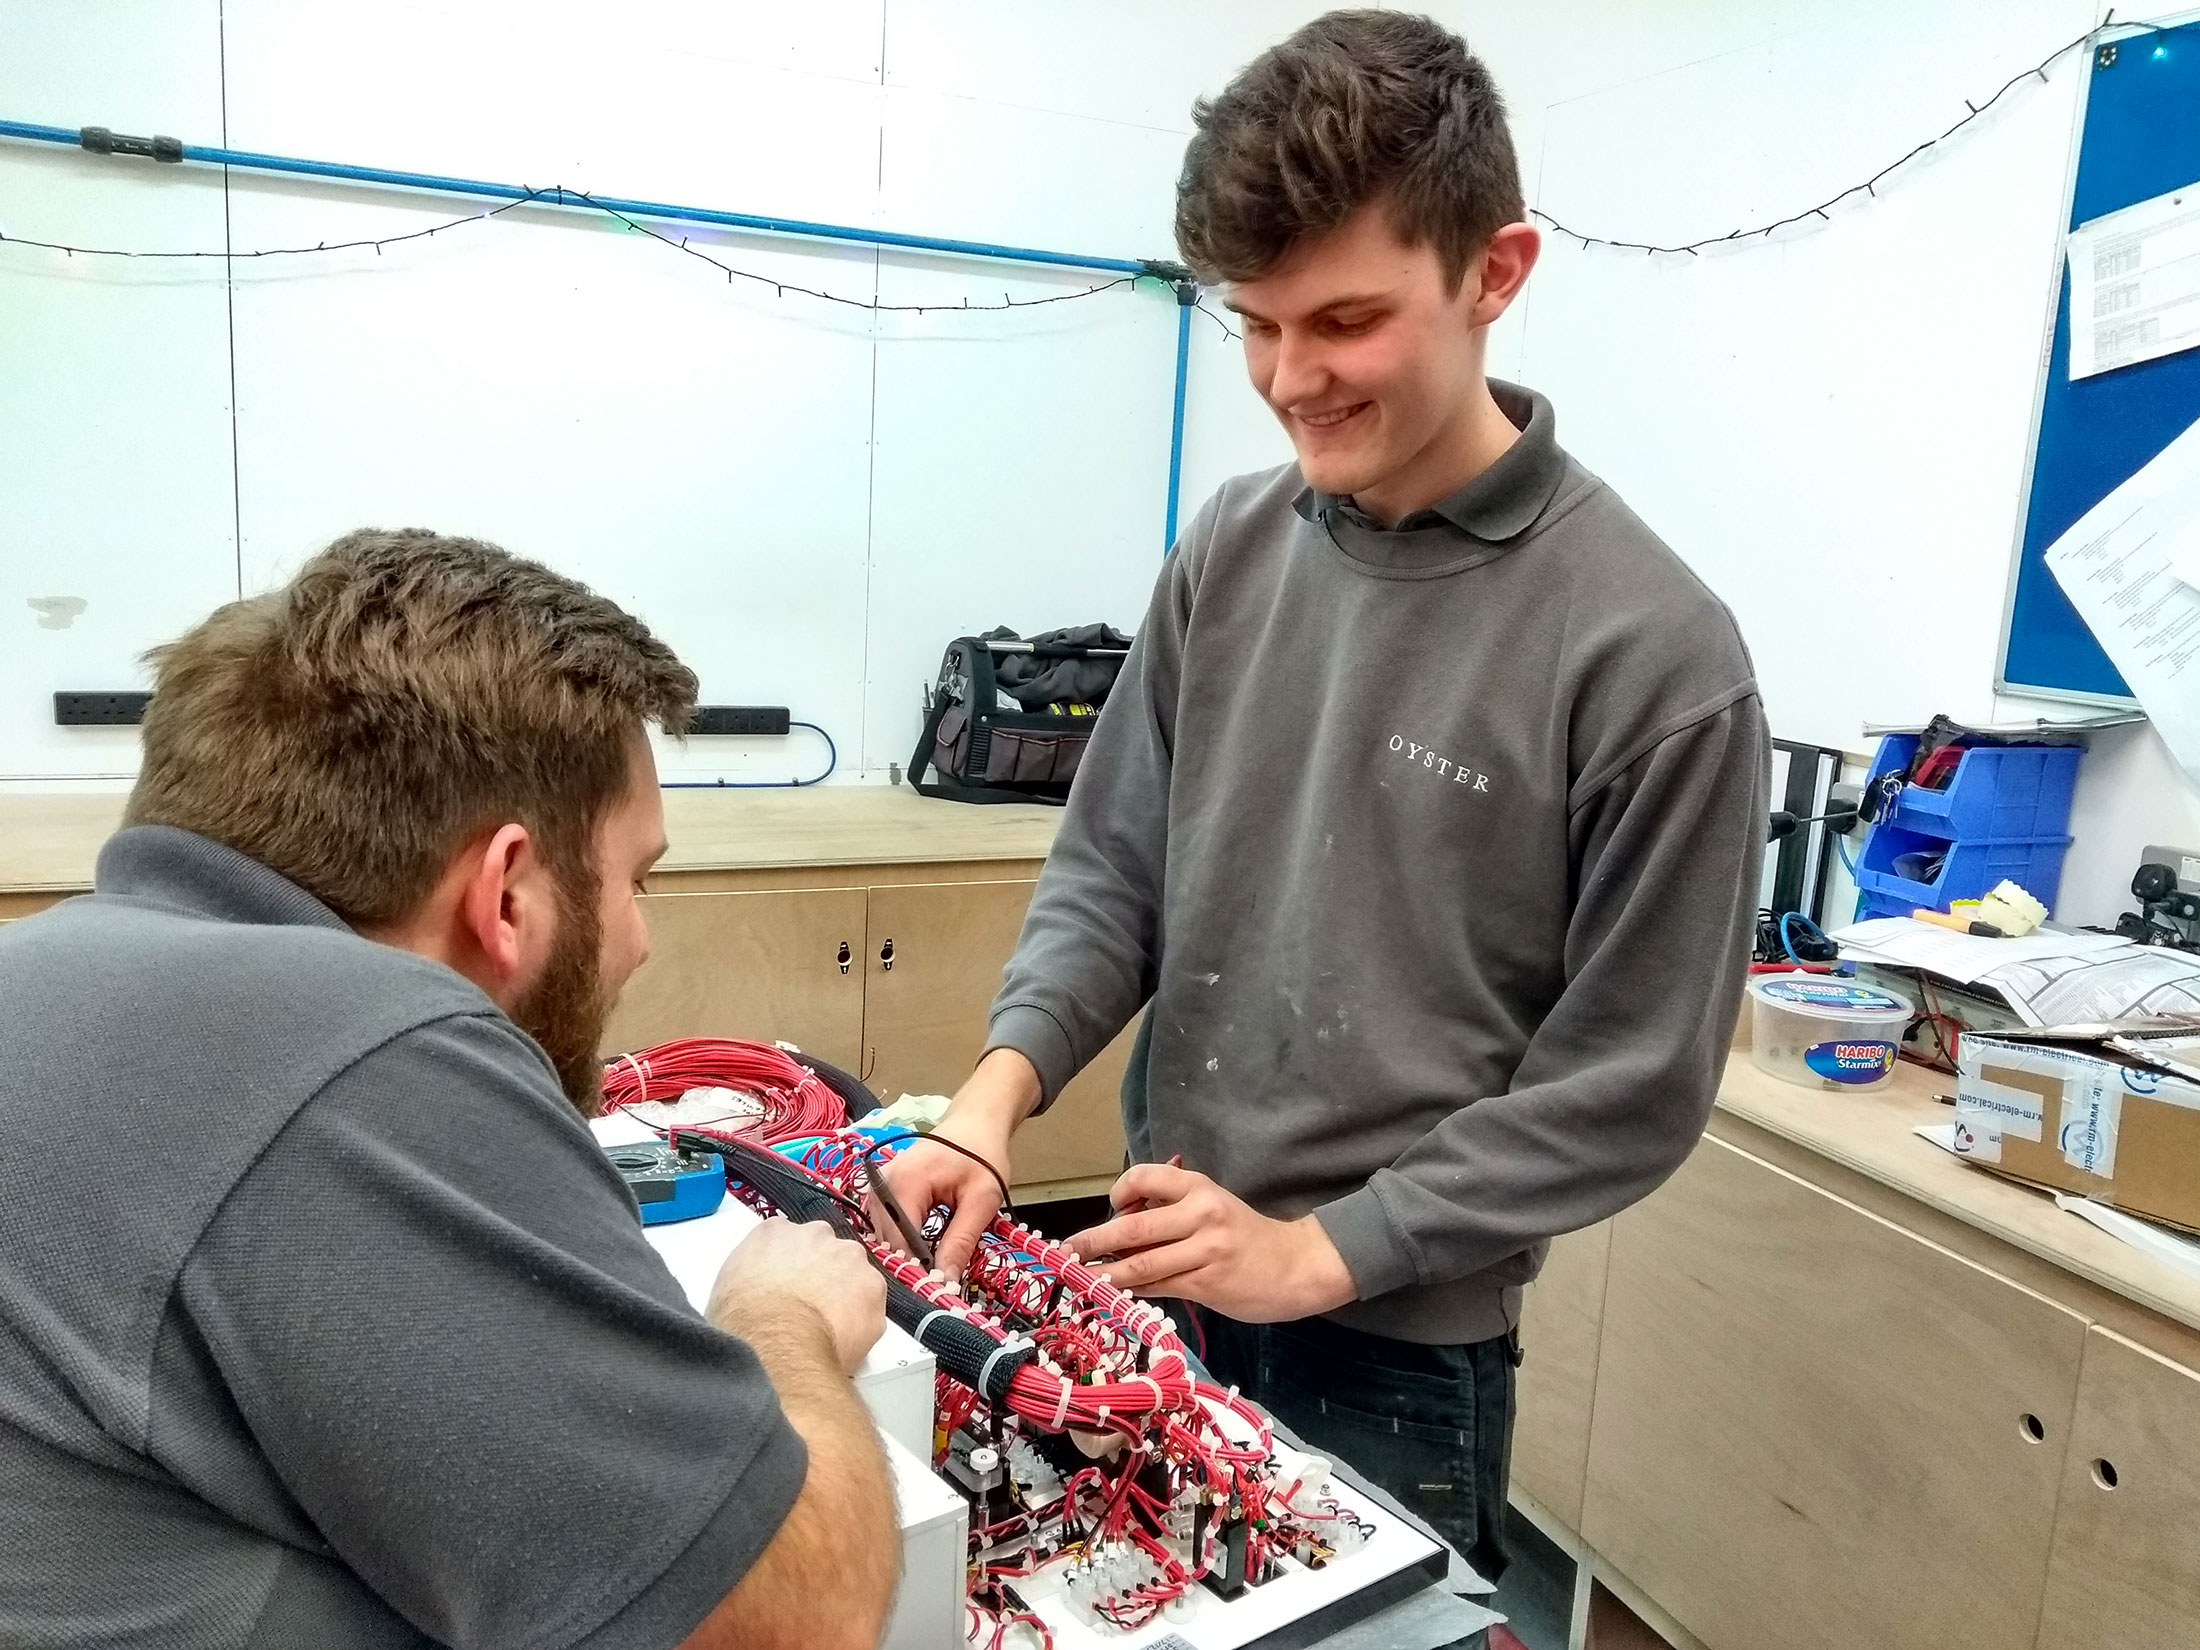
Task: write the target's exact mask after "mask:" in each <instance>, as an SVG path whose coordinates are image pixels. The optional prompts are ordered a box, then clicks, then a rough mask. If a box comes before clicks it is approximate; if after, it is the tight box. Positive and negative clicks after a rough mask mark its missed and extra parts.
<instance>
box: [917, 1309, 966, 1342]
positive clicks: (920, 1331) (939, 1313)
mask: <svg viewBox="0 0 2200 1650" xmlns="http://www.w3.org/2000/svg"><path fill="white" fill-rule="evenodd" d="M954 1315H955V1314H954V1313H952V1312H950V1311H948V1309H947V1308H946V1307H944V1306H935V1307H933V1308H932V1310H931V1311H929V1312H927V1313H925V1315H924V1316H923V1317H921V1318H919V1319H918V1320H917V1327H916V1328H914V1329H912V1330H911V1331H910V1332H909V1333H910V1334H911V1335H912V1336H914V1337H915V1338H916V1340H917V1342H918V1344H920V1345H921V1344H923V1341H924V1331H925V1326H926V1325H928V1324H929V1323H931V1321H932V1320H933V1319H934V1318H952V1317H953V1316H954Z"/></svg>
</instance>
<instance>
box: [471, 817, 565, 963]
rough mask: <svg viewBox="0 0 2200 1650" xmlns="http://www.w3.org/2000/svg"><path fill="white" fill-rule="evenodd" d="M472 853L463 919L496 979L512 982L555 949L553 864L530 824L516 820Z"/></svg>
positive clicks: (484, 839)
mask: <svg viewBox="0 0 2200 1650" xmlns="http://www.w3.org/2000/svg"><path fill="white" fill-rule="evenodd" d="M469 853H470V855H471V863H470V864H469V865H467V866H466V868H465V870H464V872H463V875H464V879H465V880H464V881H463V882H462V883H461V884H460V887H459V899H458V913H457V914H458V920H459V923H460V924H461V926H463V927H464V928H465V930H466V931H467V933H468V934H469V935H470V936H471V937H472V939H473V941H474V943H475V944H476V945H477V946H479V947H480V954H481V956H482V958H483V960H484V961H485V962H486V963H487V964H488V967H489V971H490V974H491V976H492V977H493V978H494V980H495V981H496V983H498V984H499V985H509V984H511V983H512V982H514V981H516V980H518V979H519V978H520V977H521V976H522V975H526V974H530V973H532V972H533V971H534V969H535V967H536V966H537V965H538V964H539V962H540V961H541V958H542V956H543V955H544V954H546V953H547V951H548V949H549V939H550V936H551V934H552V933H553V932H554V930H555V925H556V922H557V898H556V890H555V887H554V886H553V884H552V882H551V879H550V868H549V867H548V866H547V865H545V864H544V863H543V860H542V855H541V854H540V853H538V852H537V851H536V848H535V842H534V838H533V836H532V835H530V834H529V832H528V829H527V827H526V826H524V825H521V824H518V823H516V822H515V823H513V824H509V825H501V826H499V827H498V828H497V829H496V830H495V831H494V832H493V833H491V834H490V835H489V836H487V837H485V838H483V839H482V841H481V842H480V844H479V845H478V846H477V847H475V848H473V849H471V850H469Z"/></svg>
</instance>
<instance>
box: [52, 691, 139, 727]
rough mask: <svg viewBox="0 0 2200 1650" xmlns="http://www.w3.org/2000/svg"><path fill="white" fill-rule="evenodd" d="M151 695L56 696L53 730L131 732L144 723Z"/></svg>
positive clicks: (78, 694) (54, 698)
mask: <svg viewBox="0 0 2200 1650" xmlns="http://www.w3.org/2000/svg"><path fill="white" fill-rule="evenodd" d="M152 702H153V696H152V695H151V694H150V693H57V694H55V695H54V696H53V720H54V726H56V727H61V728H134V727H136V726H137V725H138V724H139V723H140V722H142V721H144V720H145V707H146V706H147V705H149V704H151V703H152Z"/></svg>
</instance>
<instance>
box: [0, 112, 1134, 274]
mask: <svg viewBox="0 0 2200 1650" xmlns="http://www.w3.org/2000/svg"><path fill="white" fill-rule="evenodd" d="M0 137H13V138H25V139H29V140H31V141H33V142H38V143H59V144H65V145H67V146H68V147H69V148H71V149H75V148H81V147H82V146H83V135H82V133H80V132H74V131H71V130H70V129H69V128H67V127H65V126H34V125H31V124H29V123H27V122H24V121H17V120H0ZM181 152H182V157H183V159H185V160H193V161H199V162H201V163H203V164H205V165H208V166H240V167H245V168H247V169H249V170H252V171H256V172H289V173H294V174H296V175H297V176H299V177H308V178H341V179H344V180H346V181H348V182H352V183H380V184H387V185H390V186H391V187H393V188H399V189H430V190H434V191H435V192H437V193H438V194H444V195H475V196H478V197H480V198H482V199H484V200H502V201H523V200H529V199H533V200H536V201H539V202H541V203H542V204H543V205H545V206H571V207H579V208H583V209H586V208H598V209H601V208H609V209H610V210H611V211H614V212H624V213H626V214H627V215H628V216H629V217H635V218H660V219H664V220H667V221H669V222H674V223H710V224H722V225H724V226H725V227H726V228H729V229H755V230H762V231H765V232H767V233H770V234H774V235H805V236H808V237H809V238H811V239H812V240H823V241H857V242H860V243H862V244H863V245H865V246H890V247H895V248H897V249H901V250H906V251H911V252H951V253H956V254H959V255H961V256H963V257H968V258H1005V259H1007V260H1008V261H1009V262H1011V263H1020V264H1051V265H1054V266H1056V267H1058V268H1067V269H1105V270H1110V271H1113V272H1114V273H1116V274H1118V275H1144V274H1148V273H1150V271H1149V270H1148V269H1147V267H1146V266H1145V265H1144V264H1143V263H1141V262H1139V261H1138V260H1137V259H1135V258H1097V257H1094V258H1088V257H1086V256H1084V255H1083V254H1081V253H1075V252H1046V251H1042V250H1040V249H1039V248H1037V247H1029V246H997V245H995V244H994V243H992V242H990V241H954V240H945V239H942V238H941V237H939V236H936V235H902V234H897V233H896V232H895V231H893V230H890V229H857V228H854V227H852V226H850V225H847V224H837V223H811V222H809V221H807V220H806V219H802V218H769V217H762V216H759V215H758V214H756V213H753V212H722V211H720V210H718V209H717V208H715V207H709V206H678V205H674V204H673V203H671V202H669V201H644V200H631V199H629V198H627V197H626V196H623V195H580V194H576V193H575V192H574V191H572V190H570V189H558V188H548V189H525V188H522V187H521V186H519V185H518V184H512V183H488V182H484V181H483V180H481V179H479V178H452V177H443V176H441V175H439V174H437V173H433V172H399V171H393V170H391V169H390V168H388V167H383V166H348V165H344V164H342V163H341V162H338V161H331V160H301V159H299V158H297V157H295V156H292V155H262V154H256V153H254V152H253V151H252V150H249V149H217V148H210V147H207V146H204V145H201V144H196V143H186V144H183V145H182V146H181Z"/></svg>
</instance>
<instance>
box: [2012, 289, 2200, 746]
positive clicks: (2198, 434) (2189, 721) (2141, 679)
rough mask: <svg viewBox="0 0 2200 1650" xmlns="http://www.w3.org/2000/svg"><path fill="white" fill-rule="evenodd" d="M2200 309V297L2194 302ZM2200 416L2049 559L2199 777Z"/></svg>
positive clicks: (2166, 737)
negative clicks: (2192, 566) (2194, 581)
mask: <svg viewBox="0 0 2200 1650" xmlns="http://www.w3.org/2000/svg"><path fill="white" fill-rule="evenodd" d="M2193 307H2194V308H2195V310H2196V311H2200V302H2196V303H2195V305H2194V306H2193ZM2195 557H2200V423H2196V424H2194V425H2193V426H2192V427H2191V428H2189V429H2187V430H2186V431H2185V433H2184V434H2182V435H2180V436H2179V437H2178V438H2177V439H2176V440H2175V441H2172V442H2171V443H2170V444H2169V445H2168V446H2167V447H2164V448H2163V449H2162V450H2161V451H2160V452H2159V453H2157V454H2155V456H2154V457H2153V458H2151V459H2149V460H2148V461H2147V463H2146V464H2145V465H2144V466H2143V467H2142V468H2141V469H2140V470H2139V471H2138V472H2137V473H2136V474H2135V475H2133V476H2132V477H2131V479H2130V480H2128V481H2126V482H2125V483H2124V484H2123V485H2122V486H2120V487H2118V488H2117V489H2116V490H2115V491H2114V492H2113V493H2110V494H2109V495H2108V497H2106V498H2104V499H2102V500H2101V502H2100V503H2098V504H2096V505H2094V506H2093V508H2092V509H2090V510H2088V511H2087V512H2086V513H2085V514H2084V515H2082V516H2080V517H2079V518H2078V520H2077V523H2076V524H2075V525H2074V526H2073V527H2072V528H2071V529H2070V531H2069V532H2067V533H2065V534H2063V536H2062V537H2061V538H2059V539H2057V540H2056V541H2055V542H2054V543H2053V544H2051V545H2049V546H2048V548H2047V555H2046V557H2045V558H2044V559H2045V560H2046V563H2047V568H2048V571H2049V572H2051V573H2053V574H2054V575H2055V582H2056V583H2057V584H2059V585H2061V586H2062V590H2063V594H2064V595H2066V596H2068V597H2069V598H2070V605H2071V606H2072V607H2074V608H2076V609H2077V610H2078V616H2079V617H2080V618H2082V619H2083V620H2085V622H2086V626H2087V628H2088V629H2090V630H2091V631H2092V632H2093V635H2094V639H2095V640H2097V641H2098V642H2099V643H2100V644H2101V651H2102V652H2104V653H2106V654H2107V655H2108V656H2109V658H2110V660H2112V661H2113V662H2114V664H2115V666H2116V668H2117V669H2118V670H2119V671H2121V672H2122V673H2123V678H2124V680H2125V681H2126V682H2128V683H2130V684H2131V691H2132V692H2133V693H2134V694H2135V695H2136V696H2137V697H2138V700H2139V703H2140V704H2141V705H2143V706H2145V707H2146V713H2147V716H2148V718H2149V719H2150V720H2151V721H2152V722H2153V723H2154V727H2155V731H2156V732H2158V733H2159V734H2161V736H2162V741H2163V743H2164V744H2166V745H2168V746H2169V748H2170V754H2171V755H2173V756H2175V757H2176V758H2177V760H2178V762H2179V763H2180V764H2182V765H2183V767H2184V770H2185V772H2186V773H2187V774H2188V775H2189V776H2191V778H2192V779H2193V780H2194V781H2195V782H2196V783H2200V589H2196V588H2195V587H2194V586H2193V585H2191V584H2187V583H2186V582H2184V580H2183V579H2181V578H2180V577H2179V576H2178V575H2177V573H2176V572H2174V571H2173V570H2172V562H2173V560H2174V561H2176V562H2179V563H2189V562H2191V561H2192V559H2193V558H2195Z"/></svg>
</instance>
